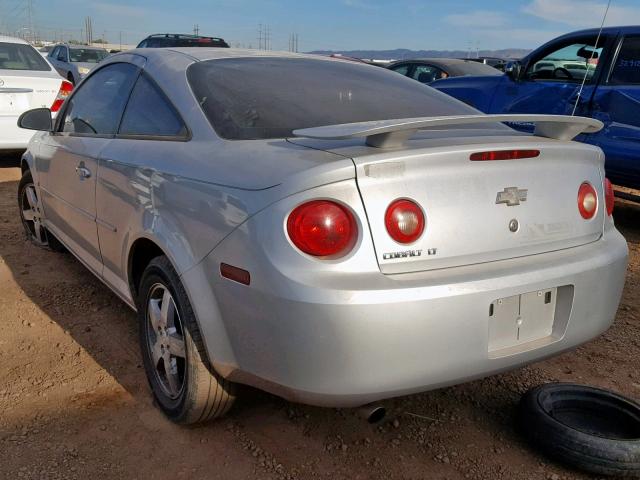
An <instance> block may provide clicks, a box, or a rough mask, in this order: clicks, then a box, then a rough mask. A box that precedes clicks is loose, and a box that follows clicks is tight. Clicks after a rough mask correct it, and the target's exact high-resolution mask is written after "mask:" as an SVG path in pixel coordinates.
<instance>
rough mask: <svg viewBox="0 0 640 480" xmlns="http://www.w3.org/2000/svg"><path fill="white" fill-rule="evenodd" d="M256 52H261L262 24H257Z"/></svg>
mask: <svg viewBox="0 0 640 480" xmlns="http://www.w3.org/2000/svg"><path fill="white" fill-rule="evenodd" d="M258 50H262V24H261V23H260V24H258Z"/></svg>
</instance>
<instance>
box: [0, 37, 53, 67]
mask: <svg viewBox="0 0 640 480" xmlns="http://www.w3.org/2000/svg"><path fill="white" fill-rule="evenodd" d="M0 70H36V71H40V72H48V71H49V70H51V67H50V66H49V64H48V63H47V61H46V60H45V59H44V58H42V55H40V54H39V53H38V52H37V51H36V49H35V48H33V47H32V46H31V45H25V44H22V43H5V42H0Z"/></svg>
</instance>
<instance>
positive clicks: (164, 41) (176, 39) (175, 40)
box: [138, 33, 229, 48]
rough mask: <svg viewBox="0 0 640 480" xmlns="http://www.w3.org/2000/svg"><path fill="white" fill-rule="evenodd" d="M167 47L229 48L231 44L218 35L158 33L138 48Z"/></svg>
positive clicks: (145, 40) (146, 39)
mask: <svg viewBox="0 0 640 480" xmlns="http://www.w3.org/2000/svg"><path fill="white" fill-rule="evenodd" d="M167 47H219V48H229V44H228V43H227V42H225V41H224V40H223V39H222V38H218V37H201V36H199V35H185V34H182V33H156V34H154V35H149V36H148V37H147V38H145V39H144V40H142V41H141V42H140V43H139V44H138V48H167Z"/></svg>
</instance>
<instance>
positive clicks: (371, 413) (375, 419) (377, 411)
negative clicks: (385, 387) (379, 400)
mask: <svg viewBox="0 0 640 480" xmlns="http://www.w3.org/2000/svg"><path fill="white" fill-rule="evenodd" d="M358 415H359V416H360V417H362V418H364V419H365V420H366V421H367V423H370V424H372V425H373V424H376V423H380V422H381V421H382V420H383V419H384V417H385V416H386V415H387V409H386V408H384V407H383V406H381V405H365V406H364V407H360V408H358Z"/></svg>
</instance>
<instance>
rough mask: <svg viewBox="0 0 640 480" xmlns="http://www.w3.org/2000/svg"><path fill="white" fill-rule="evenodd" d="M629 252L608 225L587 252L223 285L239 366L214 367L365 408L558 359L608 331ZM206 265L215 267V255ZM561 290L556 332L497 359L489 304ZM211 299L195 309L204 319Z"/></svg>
mask: <svg viewBox="0 0 640 480" xmlns="http://www.w3.org/2000/svg"><path fill="white" fill-rule="evenodd" d="M627 255H628V250H627V245H626V242H625V240H624V238H623V237H622V235H621V234H620V233H619V232H617V231H616V230H615V229H610V230H608V231H607V232H606V233H605V235H604V236H603V238H602V239H601V240H599V241H597V242H594V243H591V244H588V245H584V246H581V247H576V248H571V249H566V250H562V251H557V252H552V253H547V254H542V255H534V256H530V257H526V258H519V259H513V260H507V261H500V262H493V263H488V264H482V265H475V266H468V267H458V268H451V269H443V270H439V271H431V272H420V273H412V274H403V275H392V276H385V275H382V274H380V273H377V274H371V275H372V276H375V278H373V277H371V278H366V279H365V278H362V277H359V278H356V279H355V280H356V282H355V283H354V284H353V285H352V287H351V288H347V287H346V286H345V285H344V282H341V281H336V283H335V284H334V286H333V287H332V286H331V285H330V284H327V283H326V282H324V281H323V283H322V284H318V285H308V284H306V285H303V284H301V283H300V282H297V281H295V280H290V279H287V278H283V277H281V276H277V275H272V276H271V277H270V282H268V283H265V284H260V282H259V280H258V281H257V282H256V284H255V285H254V284H253V281H252V285H251V287H246V286H243V285H239V284H236V283H233V282H230V281H228V280H224V279H215V280H214V281H213V283H212V284H211V285H210V287H211V288H212V289H213V291H215V297H216V298H217V305H216V307H215V309H216V312H217V311H218V309H219V312H220V314H221V316H222V319H223V321H224V324H225V329H226V332H225V334H226V335H227V336H228V340H229V348H230V350H231V351H232V355H233V358H234V359H235V361H234V362H233V363H234V365H229V364H225V365H222V364H216V363H217V362H216V361H215V357H214V361H213V364H214V367H216V369H217V370H219V371H221V372H222V373H223V375H225V376H227V377H228V378H229V379H231V380H233V381H237V382H240V383H246V384H251V385H253V386H256V387H259V388H262V389H264V390H267V391H270V392H272V393H275V394H277V395H280V396H282V397H285V398H287V399H289V400H293V401H298V402H302V403H308V404H314V405H321V406H335V407H349V406H358V405H362V404H366V403H370V402H373V401H377V400H381V399H385V398H390V397H395V396H399V395H405V394H410V393H415V392H420V391H426V390H430V389H434V388H438V387H442V386H446V385H452V384H457V383H461V382H465V381H468V380H471V379H474V378H478V377H483V376H487V375H490V374H494V373H498V372H501V371H505V370H508V369H513V368H516V367H519V366H522V365H525V364H528V363H531V362H534V361H537V360H540V359H543V358H545V357H549V356H552V355H556V354H559V353H560V352H563V351H565V350H567V349H571V348H574V347H576V346H577V345H580V344H581V343H584V342H586V341H588V340H590V339H592V338H594V337H595V336H597V335H599V334H600V333H602V332H603V331H605V330H606V329H607V328H608V327H609V326H610V325H611V323H612V322H613V319H614V318H615V314H616V310H617V308H618V304H619V301H620V297H621V294H622V289H623V286H624V279H625V272H626V265H627ZM203 266H204V268H206V270H207V271H208V272H211V271H212V270H213V271H215V269H217V268H218V267H217V263H216V261H215V260H214V259H213V258H209V259H208V260H206V261H205V262H203ZM252 275H253V272H252ZM209 276H210V275H209ZM338 284H340V286H339V287H338V286H337V285H338ZM563 286H566V287H567V288H568V289H569V290H571V293H572V300H573V301H572V303H571V304H570V305H569V309H568V310H567V311H566V318H565V319H564V320H563V321H562V322H561V324H559V325H558V326H557V327H558V328H556V327H554V334H553V335H551V336H549V337H546V338H543V339H540V340H536V341H534V342H532V343H530V344H525V345H520V346H518V347H516V348H514V349H511V350H503V351H499V352H497V353H496V352H489V305H490V304H491V303H492V302H493V301H495V300H496V299H499V298H504V297H509V296H513V295H518V294H522V293H527V292H532V291H537V290H544V289H546V288H551V287H563ZM571 287H572V288H571ZM206 296H207V295H202V296H201V297H200V298H199V299H198V300H196V301H195V302H194V303H195V304H196V306H197V308H196V312H198V315H199V317H200V321H201V323H202V322H203V319H202V315H203V312H204V311H205V310H206V308H207V307H206V306H205V305H203V304H202V302H205V301H206V300H205V297H206ZM208 311H209V312H211V309H209V310H208ZM205 321H206V320H205ZM206 337H207V336H206V335H205V341H206V342H207V344H208V346H210V345H212V343H210V342H211V341H212V339H210V338H206ZM210 351H211V350H210Z"/></svg>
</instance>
